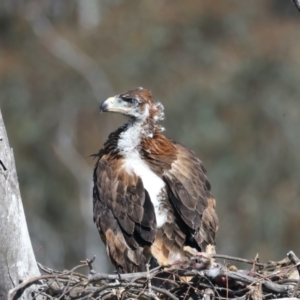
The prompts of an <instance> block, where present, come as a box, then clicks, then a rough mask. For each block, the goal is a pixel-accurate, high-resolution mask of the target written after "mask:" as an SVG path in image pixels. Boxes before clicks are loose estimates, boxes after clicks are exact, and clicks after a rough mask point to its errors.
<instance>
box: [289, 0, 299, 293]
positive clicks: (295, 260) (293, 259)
mask: <svg viewBox="0 0 300 300" xmlns="http://www.w3.org/2000/svg"><path fill="white" fill-rule="evenodd" d="M299 3H300V1H299ZM287 257H288V258H289V259H290V261H291V262H292V263H293V264H294V265H295V266H296V268H297V270H298V273H299V276H300V260H299V258H298V257H297V256H296V254H295V253H294V252H293V251H290V252H288V254H287ZM299 287H300V279H299V280H298V283H297V284H296V285H295V288H294V291H293V294H292V297H295V296H296V294H297V291H298V289H299Z"/></svg>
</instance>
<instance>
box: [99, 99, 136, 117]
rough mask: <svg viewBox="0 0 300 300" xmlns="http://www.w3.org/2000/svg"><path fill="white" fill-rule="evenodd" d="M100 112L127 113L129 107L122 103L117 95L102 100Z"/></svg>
mask: <svg viewBox="0 0 300 300" xmlns="http://www.w3.org/2000/svg"><path fill="white" fill-rule="evenodd" d="M100 112H116V113H121V114H124V115H128V114H129V113H130V108H129V107H126V106H125V105H124V102H123V101H122V99H120V98H119V97H118V96H114V97H110V98H108V99H106V100H105V101H103V102H102V104H101V106H100Z"/></svg>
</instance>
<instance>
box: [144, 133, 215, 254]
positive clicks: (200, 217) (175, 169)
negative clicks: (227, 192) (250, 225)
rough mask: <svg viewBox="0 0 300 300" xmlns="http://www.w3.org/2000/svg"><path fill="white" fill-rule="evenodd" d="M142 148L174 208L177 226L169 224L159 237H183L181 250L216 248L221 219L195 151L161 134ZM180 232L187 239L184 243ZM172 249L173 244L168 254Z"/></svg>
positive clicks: (147, 141)
mask: <svg viewBox="0 0 300 300" xmlns="http://www.w3.org/2000/svg"><path fill="white" fill-rule="evenodd" d="M142 145H143V148H142V149H143V157H144V159H145V160H146V161H147V163H148V165H149V167H150V168H151V169H152V170H153V171H154V172H156V173H157V174H159V175H160V176H162V178H163V180H164V181H165V182H166V184H167V193H168V198H169V203H170V205H171V206H172V207H171V208H170V209H169V212H170V213H173V214H174V216H175V217H174V222H175V223H176V225H175V224H172V222H170V223H167V224H166V226H163V228H162V229H161V231H162V233H160V234H159V235H160V236H162V238H163V237H165V241H167V239H170V240H176V239H175V237H176V236H177V237H180V238H178V239H177V241H178V246H180V247H182V246H183V243H184V244H186V245H190V246H192V247H196V248H197V249H198V250H201V251H205V249H206V246H207V245H208V244H211V245H215V235H216V231H217V229H218V218H217V215H216V212H215V199H214V198H213V196H212V195H211V193H210V184H209V182H208V180H207V177H206V170H205V168H204V166H203V164H202V162H201V161H200V160H199V159H198V158H197V157H196V155H195V154H194V153H193V152H192V151H190V150H189V149H187V148H186V147H184V146H182V145H180V144H178V143H175V142H172V141H170V140H169V139H167V138H166V137H165V136H163V135H162V134H159V133H156V135H155V136H154V139H147V140H144V141H143V142H142ZM179 231H182V232H183V233H184V234H185V235H186V239H185V240H184V241H183V240H182V237H181V235H182V233H179ZM159 235H158V236H157V237H159ZM165 243H167V244H168V243H169V242H165ZM170 243H171V242H170ZM165 245H166V244H165ZM170 247H171V244H170V245H169V247H168V248H169V250H170Z"/></svg>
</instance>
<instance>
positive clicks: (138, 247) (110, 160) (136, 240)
mask: <svg viewBox="0 0 300 300" xmlns="http://www.w3.org/2000/svg"><path fill="white" fill-rule="evenodd" d="M123 162H124V161H123V159H122V158H120V157H117V156H110V155H108V154H104V153H100V158H99V160H98V162H97V164H96V166H95V170H94V221H95V223H96V225H97V227H98V230H99V232H100V236H101V238H102V240H103V242H104V243H105V245H106V250H107V252H108V255H109V257H110V258H111V260H112V262H113V263H114V264H115V265H116V266H117V267H118V268H119V269H121V271H123V272H126V273H127V272H138V271H144V270H145V264H146V261H147V259H149V258H148V257H146V256H145V253H146V252H147V251H145V248H147V247H149V246H150V245H151V243H152V242H153V241H154V238H155V233H156V220H155V214H154V207H153V204H152V202H151V201H150V198H149V195H148V193H147V191H146V190H145V189H144V186H143V183H142V181H141V179H140V178H139V177H138V176H136V175H135V174H128V173H127V172H126V171H125V170H124V168H122V164H123Z"/></svg>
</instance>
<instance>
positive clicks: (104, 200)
mask: <svg viewBox="0 0 300 300" xmlns="http://www.w3.org/2000/svg"><path fill="white" fill-rule="evenodd" d="M100 110H101V111H102V112H113V113H119V114H122V115H124V116H125V117H127V120H128V122H127V123H126V124H125V125H123V126H121V127H120V128H119V129H117V130H116V131H114V132H112V133H111V134H110V135H109V137H108V139H107V141H106V142H105V144H104V146H103V148H102V149H101V150H100V151H99V153H98V154H97V155H96V156H97V157H98V158H97V163H96V165H95V168H94V189H93V210H94V222H95V223H96V225H97V228H98V230H99V233H100V236H101V239H102V241H103V242H104V244H105V247H106V251H107V254H108V256H109V258H110V259H111V261H112V262H113V264H114V265H115V266H116V268H117V269H118V271H119V272H121V273H131V272H141V271H145V270H146V264H147V263H148V262H149V260H150V258H152V257H154V258H155V259H156V260H157V262H158V264H159V265H169V264H172V263H173V262H176V261H186V260H187V258H188V257H190V256H191V255H194V254H195V253H199V252H207V251H213V249H214V246H215V235H216V231H217V229H218V218H217V215H216V212H215V205H216V203H215V199H214V197H213V196H212V194H211V193H210V189H211V186H210V183H209V182H208V180H207V177H206V170H205V168H204V166H203V164H202V162H201V161H200V160H199V159H198V158H197V157H196V155H195V154H194V153H193V152H192V151H191V150H189V149H188V148H186V147H184V146H183V145H181V144H179V143H177V142H174V141H172V140H170V139H168V138H167V137H166V136H165V135H163V133H162V131H163V127H162V126H161V125H160V124H159V122H160V121H161V120H163V119H164V108H163V105H162V104H161V103H159V102H156V101H154V99H153V97H152V94H151V92H150V91H149V90H147V89H144V88H137V89H134V90H129V91H127V92H125V93H122V94H120V95H117V96H114V97H110V98H108V99H107V100H105V101H104V102H103V103H102V104H101V106H100ZM208 249H210V250H208Z"/></svg>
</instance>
